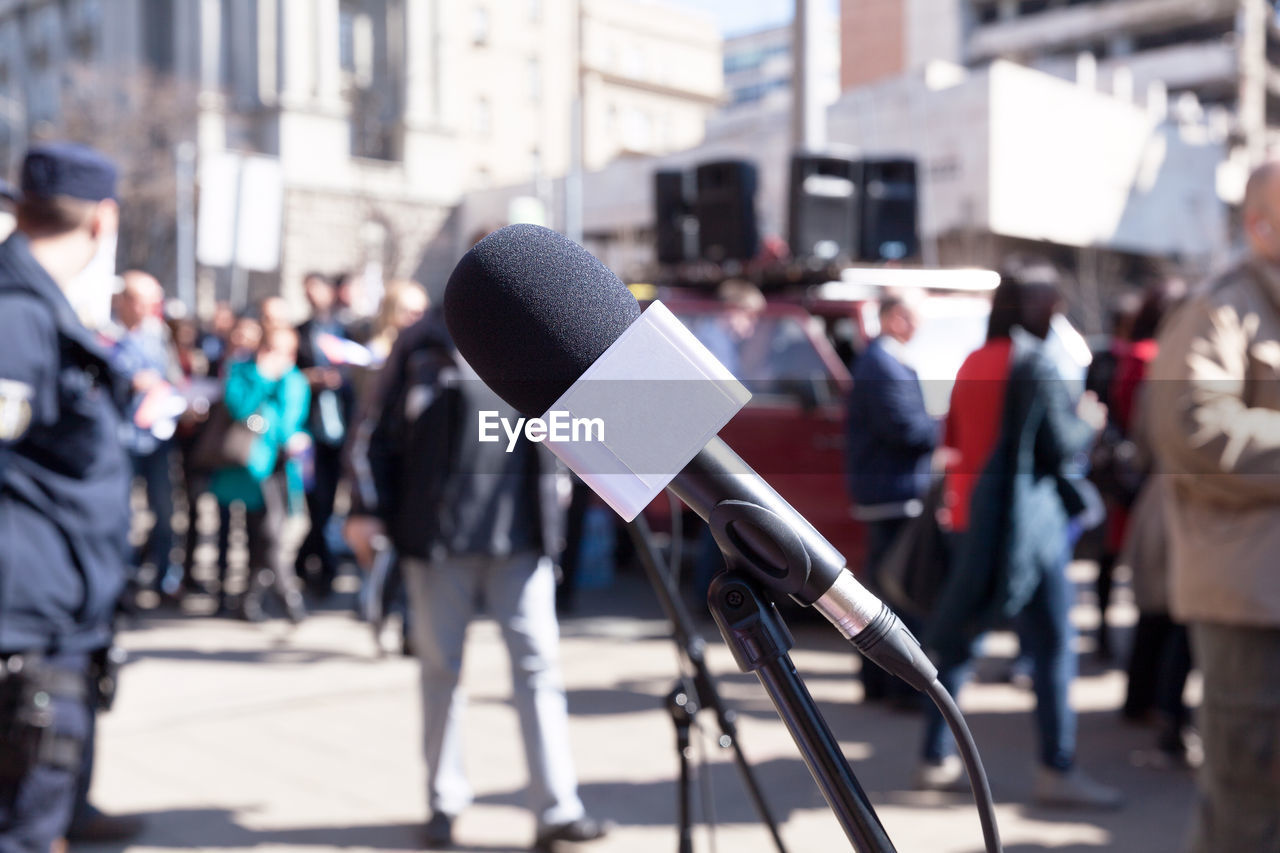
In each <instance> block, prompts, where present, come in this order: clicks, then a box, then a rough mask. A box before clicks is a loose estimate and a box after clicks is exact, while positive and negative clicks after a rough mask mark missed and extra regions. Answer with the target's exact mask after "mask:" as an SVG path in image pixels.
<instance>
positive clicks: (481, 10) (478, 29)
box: [471, 6, 489, 46]
mask: <svg viewBox="0 0 1280 853" xmlns="http://www.w3.org/2000/svg"><path fill="white" fill-rule="evenodd" d="M471 43H472V44H474V45H477V46H480V45H486V44H488V43H489V10H488V9H486V8H485V7H483V6H477V7H475V8H474V9H472V10H471Z"/></svg>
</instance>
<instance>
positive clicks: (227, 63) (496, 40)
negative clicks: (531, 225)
mask: <svg viewBox="0 0 1280 853" xmlns="http://www.w3.org/2000/svg"><path fill="white" fill-rule="evenodd" d="M133 77H145V78H146V79H147V80H148V85H150V86H153V87H154V86H156V85H157V82H156V81H160V82H161V83H162V84H163V85H172V86H174V87H177V88H178V89H179V91H180V92H181V96H180V97H179V99H178V100H179V101H180V102H181V103H183V104H184V105H186V106H189V107H190V110H189V111H186V110H184V111H182V113H181V115H180V116H175V122H177V123H180V124H183V125H186V124H188V123H189V125H190V126H189V127H185V128H184V129H182V130H180V131H176V132H175V133H177V135H179V136H181V137H184V138H186V139H189V140H191V141H193V142H194V143H195V144H196V151H197V155H198V158H199V159H201V160H203V159H205V158H207V157H208V156H210V155H214V154H217V153H219V152H224V151H240V152H249V153H255V154H261V155H267V156H268V157H271V158H275V159H276V160H277V161H278V164H279V170H280V174H281V177H282V182H283V187H284V194H283V216H282V220H281V221H282V223H283V225H282V235H281V252H280V257H281V261H280V268H279V270H278V271H277V272H272V273H265V274H255V276H254V279H253V287H252V288H251V292H252V294H253V295H254V296H258V295H263V294H265V293H273V292H280V291H281V290H283V292H284V293H285V295H286V296H290V297H292V298H293V300H294V301H297V300H299V298H300V293H299V291H298V287H299V279H300V276H301V274H302V272H303V271H304V270H308V269H313V268H314V269H320V270H329V271H336V270H340V269H357V270H358V269H360V268H362V267H363V266H365V265H366V264H373V265H375V266H376V268H378V269H380V270H382V271H383V272H384V273H385V274H386V275H388V276H392V275H407V274H410V273H412V272H413V271H414V269H415V267H416V266H417V264H418V262H419V259H420V258H421V257H422V254H423V251H424V248H425V247H426V246H427V245H428V243H429V242H430V241H431V239H432V238H433V236H434V235H435V233H436V232H437V231H438V230H439V227H440V225H441V223H442V222H443V221H444V220H445V219H446V218H447V216H448V215H449V211H450V210H451V209H452V207H453V206H454V205H455V204H456V202H457V201H458V199H459V198H460V197H461V195H462V194H463V193H464V192H466V191H467V190H469V189H473V188H477V187H484V186H488V185H493V184H504V185H506V184H514V183H525V184H527V185H528V186H529V187H530V192H531V194H534V195H537V196H540V197H541V198H542V199H543V201H544V202H545V203H546V204H547V205H548V206H549V207H554V206H555V205H556V204H558V203H559V202H558V199H557V198H555V197H552V196H551V195H550V193H549V190H548V187H549V186H550V184H548V183H547V180H546V179H548V178H550V177H554V176H556V175H562V174H564V173H565V172H566V171H567V170H568V168H569V166H570V163H571V159H572V158H573V156H574V152H575V148H576V147H577V146H580V150H581V155H582V159H583V161H584V163H585V165H586V166H587V167H588V168H599V167H601V166H603V165H604V164H605V163H607V162H608V161H609V160H611V159H612V158H614V157H616V156H619V155H622V154H635V153H643V154H661V153H663V152H667V151H672V150H678V149H681V148H686V147H689V146H690V145H694V144H696V143H697V142H698V141H699V140H700V139H701V137H702V133H703V126H704V122H705V120H706V117H707V116H708V115H709V114H710V112H711V111H712V110H713V109H714V108H715V107H716V106H717V105H718V103H719V102H720V99H721V94H722V86H723V82H722V81H723V74H722V70H721V41H720V37H719V34H718V32H717V30H716V28H715V25H714V22H713V21H712V20H711V19H710V18H709V17H708V16H704V15H700V14H698V13H695V12H689V11H686V10H684V9H681V8H679V7H673V6H665V5H659V4H655V3H651V2H646V0H465V2H463V1H462V0H0V123H3V126H4V132H3V134H2V135H0V143H3V146H4V147H3V149H0V151H2V153H3V154H4V159H3V160H0V162H3V163H6V164H10V168H12V164H14V163H16V160H17V158H18V157H19V156H20V152H21V150H22V149H23V148H25V145H26V142H27V140H28V139H29V138H33V137H39V136H55V135H61V134H62V133H66V132H67V129H68V127H72V126H74V124H75V123H74V121H73V119H74V116H68V114H67V108H68V103H71V102H73V101H69V99H68V88H69V87H73V86H75V85H78V83H77V81H82V80H84V79H85V78H88V79H90V80H92V81H93V85H94V86H96V87H97V88H96V89H95V90H94V92H95V93H100V96H95V97H96V100H97V101H98V102H102V103H105V104H109V103H110V99H111V92H110V91H108V88H107V83H110V84H112V85H114V84H119V85H122V86H123V85H127V82H128V81H129V80H130V79H132V78H133ZM579 95H580V104H581V107H580V114H579V117H578V118H577V120H575V115H574V113H575V108H574V104H575V100H577V99H578V98H579ZM115 119H116V120H118V121H119V122H120V123H122V124H123V125H125V126H126V127H128V126H129V125H131V124H134V125H135V126H136V125H138V124H140V123H139V122H138V120H137V117H136V116H133V115H128V114H120V115H117V116H115ZM179 119H180V121H179ZM87 141H97V140H92V139H91V140H87ZM99 144H102V143H101V142H100V143H99ZM104 147H111V146H109V145H104ZM112 153H115V154H117V156H123V157H125V158H126V159H127V158H128V157H129V156H130V155H132V154H133V153H134V152H115V151H113V152H112ZM153 154H155V155H157V156H155V157H154V158H153V159H152V161H151V162H149V163H146V164H145V166H146V168H149V169H152V170H161V171H162V170H164V169H169V170H172V164H173V155H172V152H171V151H158V152H153ZM142 159H146V158H142ZM143 177H145V175H144V176H143ZM169 180H170V182H171V183H172V180H173V178H172V177H170V178H169ZM125 202H126V203H128V202H129V199H127V198H126V199H125ZM167 212H168V214H169V215H170V216H173V211H172V210H169V211H167ZM157 272H161V273H162V274H163V273H169V274H171V273H172V271H171V270H158V271H157ZM203 272H204V273H205V275H206V278H210V279H212V278H217V279H219V280H223V281H222V286H221V287H219V288H218V291H219V294H220V295H225V293H226V287H225V285H226V282H225V279H226V278H227V274H226V273H225V271H222V272H218V273H217V275H213V273H214V272H215V271H211V270H205V271H203Z"/></svg>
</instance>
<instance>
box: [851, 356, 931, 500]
mask: <svg viewBox="0 0 1280 853" xmlns="http://www.w3.org/2000/svg"><path fill="white" fill-rule="evenodd" d="M848 431H849V432H848V437H847V444H846V447H847V451H846V452H847V457H846V462H847V463H848V466H849V471H848V473H849V489H850V491H851V492H852V493H853V499H854V501H855V502H856V503H857V504H858V505H859V506H875V505H878V504H895V503H905V502H907V501H910V500H913V499H916V498H920V497H923V496H924V493H925V492H926V491H928V489H929V467H930V460H931V457H932V454H933V450H934V448H935V447H937V445H938V438H939V429H938V422H937V421H936V420H935V419H934V418H933V417H932V416H931V415H930V414H929V412H928V410H927V409H926V408H925V404H924V392H923V390H922V389H921V388H920V378H919V376H917V375H916V372H915V371H914V370H912V369H911V368H909V367H907V366H906V365H905V364H903V363H902V362H900V361H898V360H897V359H896V358H894V357H893V354H892V353H890V352H889V351H888V350H886V349H885V342H884V338H882V337H881V338H876V339H875V340H874V341H872V342H871V343H870V344H869V345H868V346H867V349H866V352H864V353H863V354H862V356H861V357H860V358H859V359H858V362H857V364H856V365H854V370H853V391H852V393H851V394H850V396H849V419H848Z"/></svg>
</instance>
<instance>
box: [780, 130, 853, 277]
mask: <svg viewBox="0 0 1280 853" xmlns="http://www.w3.org/2000/svg"><path fill="white" fill-rule="evenodd" d="M861 184H862V163H861V162H859V161H857V160H851V159H849V158H847V157H837V156H829V155H821V154H799V153H797V154H792V155H791V183H790V185H789V191H788V195H787V225H788V228H787V239H788V242H789V243H790V244H791V254H792V255H794V256H795V257H797V258H818V259H821V260H824V261H832V260H836V259H843V260H852V259H853V258H854V257H856V256H857V253H858V220H859V205H860V203H861V196H862V189H861Z"/></svg>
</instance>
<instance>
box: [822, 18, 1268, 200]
mask: <svg viewBox="0 0 1280 853" xmlns="http://www.w3.org/2000/svg"><path fill="white" fill-rule="evenodd" d="M1273 7H1274V3H1272V2H1269V0H1108V1H1107V2H1077V0H1030V2H1029V1H1028V0H1021V1H1020V2H1019V0H841V13H842V20H843V34H844V37H843V43H842V48H841V49H842V63H843V64H842V68H843V76H842V86H843V88H845V89H850V88H853V87H855V86H858V85H862V84H865V83H870V82H874V81H876V80H879V79H883V78H885V77H889V76H892V75H895V74H900V73H909V72H912V71H918V70H920V69H922V68H923V67H924V66H926V65H927V64H928V63H929V62H931V61H935V60H943V61H946V62H954V63H960V64H963V65H966V66H968V67H971V68H974V67H982V66H984V65H986V64H987V63H990V62H992V61H995V60H998V59H1004V60H1010V61H1013V62H1017V63H1020V64H1022V65H1026V66H1029V67H1031V68H1036V69H1038V70H1040V71H1044V72H1046V73H1049V74H1052V75H1054V76H1056V77H1061V78H1063V79H1068V80H1074V81H1076V82H1077V83H1079V84H1080V85H1083V86H1086V87H1096V88H1098V89H1100V90H1102V91H1106V92H1110V93H1112V94H1113V95H1115V96H1116V97H1118V98H1121V99H1125V100H1134V101H1136V102H1139V103H1149V104H1152V105H1155V106H1157V107H1159V105H1160V104H1161V103H1163V102H1167V103H1168V105H1169V108H1170V109H1173V110H1176V111H1178V112H1179V113H1181V114H1183V115H1184V116H1185V115H1190V114H1195V113H1204V114H1205V115H1206V116H1207V118H1208V120H1209V121H1211V122H1214V123H1216V124H1217V125H1219V126H1220V127H1222V129H1223V130H1224V132H1226V133H1228V134H1229V136H1230V138H1231V144H1230V145H1229V150H1228V157H1229V160H1230V161H1231V162H1230V165H1229V167H1228V168H1226V169H1224V171H1223V175H1222V191H1223V193H1224V195H1226V196H1227V197H1228V198H1230V199H1231V200H1233V201H1234V200H1237V199H1238V196H1239V194H1240V192H1241V191H1242V180H1243V173H1244V172H1245V171H1247V167H1248V163H1250V162H1257V161H1258V160H1259V159H1260V158H1261V157H1262V156H1263V155H1264V153H1265V152H1266V150H1268V148H1271V147H1274V146H1275V144H1276V143H1277V142H1280V24H1278V23H1277V18H1276V13H1275V10H1274V8H1273Z"/></svg>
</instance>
